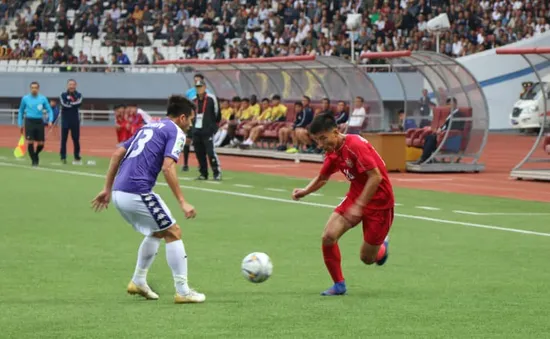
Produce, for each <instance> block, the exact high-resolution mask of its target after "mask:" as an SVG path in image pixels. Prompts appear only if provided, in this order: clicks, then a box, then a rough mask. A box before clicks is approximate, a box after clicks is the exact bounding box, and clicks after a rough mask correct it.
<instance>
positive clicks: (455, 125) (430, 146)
mask: <svg viewBox="0 0 550 339" xmlns="http://www.w3.org/2000/svg"><path fill="white" fill-rule="evenodd" d="M447 105H450V107H451V112H450V113H449V116H448V117H447V119H446V120H445V122H444V123H443V125H441V127H440V128H438V129H437V131H435V132H434V133H430V134H428V135H427V136H426V137H425V138H424V147H423V150H422V156H421V157H420V160H418V161H417V162H416V163H417V164H421V163H423V162H425V161H426V160H428V159H429V158H430V157H431V156H432V154H433V153H434V152H435V151H436V150H437V134H438V133H439V132H444V131H446V130H456V131H464V127H465V123H464V121H456V120H453V119H458V118H464V117H465V115H464V113H462V112H460V110H459V109H458V107H457V103H456V98H449V99H447ZM461 139H462V137H461ZM460 141H461V140H460Z"/></svg>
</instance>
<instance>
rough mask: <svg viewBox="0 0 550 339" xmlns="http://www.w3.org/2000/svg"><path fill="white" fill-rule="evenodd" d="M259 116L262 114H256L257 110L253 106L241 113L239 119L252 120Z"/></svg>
mask: <svg viewBox="0 0 550 339" xmlns="http://www.w3.org/2000/svg"><path fill="white" fill-rule="evenodd" d="M255 113H256V114H255ZM259 114H260V112H255V110H254V109H253V108H252V106H249V107H248V108H245V109H243V110H242V111H241V115H240V116H239V119H241V120H250V119H252V118H254V117H257V116H258V115H259Z"/></svg>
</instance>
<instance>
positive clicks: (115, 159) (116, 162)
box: [103, 138, 133, 192]
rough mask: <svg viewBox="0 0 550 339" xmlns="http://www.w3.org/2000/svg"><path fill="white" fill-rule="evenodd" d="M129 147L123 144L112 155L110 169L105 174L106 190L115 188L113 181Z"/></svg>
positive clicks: (109, 190)
mask: <svg viewBox="0 0 550 339" xmlns="http://www.w3.org/2000/svg"><path fill="white" fill-rule="evenodd" d="M132 139H133V138H132ZM126 150H127V147H125V146H124V144H122V146H121V147H118V148H117V149H116V150H115V151H114V152H113V155H111V161H110V162H109V169H108V170H107V175H106V176H105V186H104V188H103V190H104V191H106V192H111V190H112V189H113V182H114V181H115V176H116V174H117V173H118V168H119V167H120V163H121V162H122V159H124V155H125V154H126Z"/></svg>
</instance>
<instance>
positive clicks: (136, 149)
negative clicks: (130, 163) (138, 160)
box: [126, 129, 154, 158]
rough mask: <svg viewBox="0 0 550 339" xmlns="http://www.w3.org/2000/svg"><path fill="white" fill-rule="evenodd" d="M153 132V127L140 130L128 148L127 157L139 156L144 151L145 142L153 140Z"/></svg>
mask: <svg viewBox="0 0 550 339" xmlns="http://www.w3.org/2000/svg"><path fill="white" fill-rule="evenodd" d="M153 134H154V132H153V130H152V129H142V130H141V131H139V132H138V134H137V135H136V137H135V138H134V141H132V143H131V144H130V147H129V148H128V152H127V153H126V158H133V157H137V156H138V155H139V154H140V153H141V152H143V149H144V148H145V144H147V143H148V142H149V140H151V138H152V137H153Z"/></svg>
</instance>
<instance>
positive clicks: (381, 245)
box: [292, 114, 394, 296]
mask: <svg viewBox="0 0 550 339" xmlns="http://www.w3.org/2000/svg"><path fill="white" fill-rule="evenodd" d="M309 132H310V134H311V135H312V137H313V139H314V140H315V141H316V142H317V144H318V145H319V146H320V147H322V148H323V149H324V150H325V152H326V155H325V161H324V164H323V167H322V169H321V171H320V173H319V175H318V176H317V177H316V178H315V179H313V180H312V181H311V182H310V183H309V185H307V187H306V188H303V189H295V190H294V192H293V194H292V198H293V199H294V200H299V199H301V198H303V197H305V196H307V195H308V194H311V193H313V192H315V191H317V190H319V189H320V188H321V187H323V186H324V185H325V184H326V183H327V181H328V180H329V178H330V176H331V175H332V174H334V173H336V172H337V171H340V172H342V173H343V174H344V175H345V176H346V178H347V179H348V180H349V181H350V183H351V185H350V189H349V191H348V193H347V194H346V197H345V198H344V200H343V201H342V202H341V203H340V205H338V206H337V207H336V209H335V210H334V212H333V213H332V215H331V216H330V218H329V220H328V222H327V224H326V226H325V230H324V232H323V237H322V249H323V258H324V261H325V265H326V267H327V269H328V271H329V273H330V276H331V277H332V280H333V281H334V285H333V286H332V287H331V288H329V289H328V290H326V291H324V292H322V293H321V295H324V296H332V295H343V294H345V293H346V284H345V281H344V275H343V274H342V266H341V255H340V249H339V247H338V240H339V239H340V237H342V235H344V233H346V232H347V231H349V230H350V229H351V228H353V227H354V226H356V225H357V224H359V223H360V222H361V223H362V224H363V240H364V241H363V244H362V245H361V252H360V258H361V261H363V262H364V263H365V264H367V265H372V264H374V263H376V264H377V265H380V266H381V265H383V264H384V263H385V262H386V259H387V258H388V233H389V230H390V227H391V225H392V222H393V208H394V197H393V189H392V185H391V183H390V180H389V177H388V171H387V170H386V165H385V163H384V161H383V160H382V158H381V157H380V155H379V154H378V153H377V152H376V150H375V149H374V147H372V145H371V144H370V143H369V142H368V141H367V140H365V139H363V138H362V137H360V136H358V135H351V134H350V135H345V134H341V133H340V132H339V131H338V125H337V124H336V121H335V120H334V116H333V115H332V114H320V115H318V116H316V117H315V119H314V120H313V122H312V123H311V125H310V127H309Z"/></svg>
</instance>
